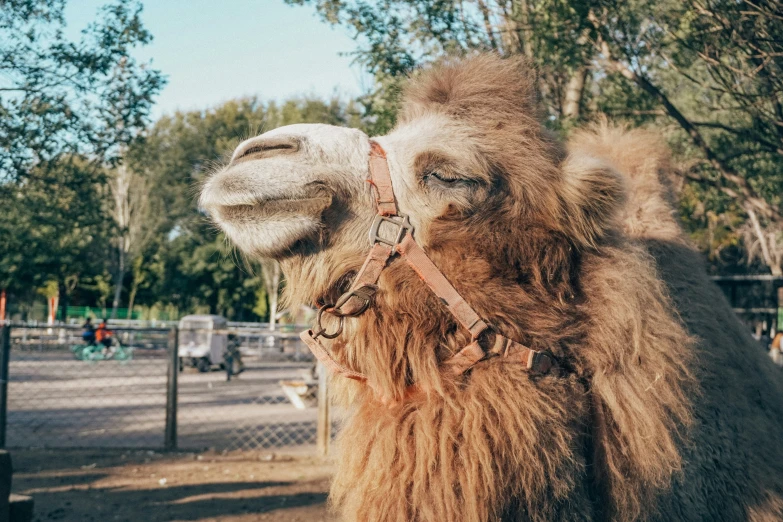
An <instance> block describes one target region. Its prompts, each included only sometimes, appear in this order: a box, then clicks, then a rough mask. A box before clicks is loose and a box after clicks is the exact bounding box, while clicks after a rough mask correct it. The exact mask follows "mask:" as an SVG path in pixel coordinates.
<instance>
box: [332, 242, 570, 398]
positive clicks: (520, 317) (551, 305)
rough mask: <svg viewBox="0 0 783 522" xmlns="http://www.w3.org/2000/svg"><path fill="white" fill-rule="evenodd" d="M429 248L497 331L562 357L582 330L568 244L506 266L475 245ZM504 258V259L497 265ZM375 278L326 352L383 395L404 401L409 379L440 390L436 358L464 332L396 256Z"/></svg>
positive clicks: (459, 344)
mask: <svg viewBox="0 0 783 522" xmlns="http://www.w3.org/2000/svg"><path fill="white" fill-rule="evenodd" d="M430 254H431V257H432V259H433V261H434V262H435V264H436V265H437V266H438V267H439V269H440V270H441V271H442V272H443V273H444V275H445V276H446V277H447V278H448V279H449V280H450V281H451V282H452V284H453V285H454V286H455V287H456V288H457V290H458V291H459V292H460V294H461V295H462V296H463V297H464V298H465V300H466V301H467V302H468V303H469V304H470V305H471V306H472V307H473V308H474V309H475V310H476V311H477V312H478V313H479V315H480V316H481V317H482V318H483V319H484V320H485V321H487V323H488V324H490V325H491V326H492V327H493V328H495V329H496V330H497V331H498V332H499V333H501V334H502V335H504V336H506V337H509V338H511V339H513V340H515V341H518V342H520V343H523V344H525V345H527V346H529V347H531V348H533V349H539V350H542V351H543V350H546V351H551V352H552V353H554V354H555V355H556V356H558V357H563V356H566V355H567V352H568V348H567V345H568V344H569V343H570V342H575V341H578V339H579V337H580V336H581V334H582V332H581V329H580V327H577V324H579V321H578V314H577V312H576V309H575V305H574V297H573V296H574V295H575V294H576V289H575V288H574V286H573V284H572V280H573V278H572V277H571V276H570V275H569V274H570V270H571V266H570V265H571V264H572V263H573V259H572V257H569V256H568V255H567V254H568V250H567V248H561V247H559V246H558V245H556V244H553V246H552V248H549V249H548V252H547V253H545V254H543V255H540V256H539V257H538V258H537V259H535V260H520V259H519V258H517V259H516V262H511V263H510V265H511V268H509V269H507V268H502V269H498V268H496V266H498V265H497V264H496V263H497V262H498V261H499V260H493V259H487V258H486V256H485V257H483V258H482V257H480V256H479V255H478V252H475V251H474V252H471V251H467V250H466V251H463V252H460V253H458V254H457V255H454V254H453V253H449V255H445V254H440V253H439V252H438V250H437V249H433V250H431V252H430ZM564 254H565V255H564ZM557 256H560V257H561V259H554V258H555V257H557ZM525 261H526V262H525ZM508 264H509V261H508V260H504V261H503V264H500V266H502V267H506V266H508ZM564 265H565V266H564ZM539 266H546V269H545V270H542V269H540V268H538V267H539ZM379 283H380V284H379V287H380V290H379V291H378V293H377V294H376V298H375V303H374V305H373V306H372V307H371V308H370V309H369V310H368V311H367V312H365V313H364V314H363V315H362V316H361V317H359V318H357V319H353V320H348V323H347V326H346V329H345V334H344V336H342V338H341V339H339V340H338V341H336V342H335V343H334V344H333V347H332V348H333V351H334V352H335V353H336V355H337V357H338V358H340V359H341V360H342V361H343V362H344V363H345V364H346V365H347V366H349V367H350V368H352V369H354V370H357V371H360V372H361V373H363V374H365V375H367V377H368V379H369V380H370V381H371V383H372V386H373V388H375V390H376V394H381V395H382V396H383V397H384V399H385V400H391V401H393V402H397V401H401V400H403V399H404V397H405V395H406V392H408V391H409V388H410V386H411V385H413V384H415V385H416V387H417V388H419V389H421V390H424V391H430V392H435V393H439V394H444V393H446V392H445V390H446V388H445V387H444V381H443V380H444V379H452V377H450V376H446V375H445V374H444V373H443V369H442V366H441V363H442V362H443V361H444V360H446V359H448V358H449V357H451V356H452V355H454V354H455V353H456V352H458V351H459V350H460V349H462V348H463V347H465V346H466V345H467V344H468V343H469V342H470V340H471V339H470V335H469V334H468V332H467V331H466V330H465V329H464V328H461V327H460V326H459V324H458V323H457V322H456V320H455V319H454V317H452V316H451V314H450V313H449V312H448V310H447V308H446V307H445V306H444V304H443V303H442V302H441V301H440V299H439V298H438V297H437V296H435V295H434V294H433V293H432V292H431V291H430V290H429V288H427V286H426V285H425V284H424V283H423V282H422V281H421V280H419V278H418V277H417V276H416V275H415V273H414V272H413V270H411V269H410V268H409V267H408V266H406V265H405V264H404V263H403V262H402V261H401V260H399V259H398V260H395V261H393V262H392V263H391V265H390V266H389V267H388V268H387V269H386V270H385V271H384V273H383V275H382V277H381V280H380V282H379Z"/></svg>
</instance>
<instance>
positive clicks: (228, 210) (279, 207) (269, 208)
mask: <svg viewBox="0 0 783 522" xmlns="http://www.w3.org/2000/svg"><path fill="white" fill-rule="evenodd" d="M331 204H332V196H331V195H329V194H321V195H317V196H311V197H301V198H280V199H257V200H256V201H255V202H254V203H240V204H234V205H231V204H229V205H219V206H216V207H213V208H212V209H211V212H212V214H213V215H214V216H215V217H216V218H217V219H219V220H220V221H221V222H238V223H243V222H246V221H247V220H252V219H257V220H264V219H274V220H279V218H281V217H283V216H286V215H290V216H293V217H296V216H300V215H308V216H309V215H317V214H320V213H322V212H323V211H324V210H326V209H327V208H329V206H330V205H331Z"/></svg>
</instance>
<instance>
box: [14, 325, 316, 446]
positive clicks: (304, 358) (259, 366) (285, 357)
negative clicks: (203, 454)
mask: <svg viewBox="0 0 783 522" xmlns="http://www.w3.org/2000/svg"><path fill="white" fill-rule="evenodd" d="M109 328H110V329H111V330H112V331H113V332H114V336H115V337H116V338H117V339H118V340H119V341H120V342H119V344H117V345H116V346H113V347H112V348H110V349H103V348H102V347H88V346H87V345H86V344H85V342H84V341H83V339H82V338H81V330H80V329H79V328H78V327H74V326H63V325H60V326H52V327H47V326H36V327H32V326H28V325H6V326H3V327H0V448H2V447H47V448H63V447H72V448H85V447H88V448H94V447H136V448H166V449H174V448H189V449H204V448H214V449H218V450H233V449H271V448H275V449H276V450H284V451H297V452H300V451H305V452H315V451H317V450H320V451H322V452H323V451H326V449H327V447H328V440H329V438H330V433H331V428H330V424H331V423H330V418H329V412H328V408H327V406H326V401H327V390H326V389H325V388H321V391H320V393H319V384H323V383H324V382H325V379H324V378H320V379H319V378H318V375H317V374H316V372H315V371H314V362H313V359H312V357H311V355H310V354H309V352H308V351H307V349H306V347H303V346H302V345H301V342H300V341H299V339H298V336H296V334H294V333H292V332H270V331H268V330H266V331H263V330H261V329H253V328H247V327H245V328H228V329H227V330H225V331H222V330H221V331H212V333H215V334H220V335H223V334H228V333H230V334H232V337H231V338H232V339H239V340H241V344H240V346H239V351H238V353H236V352H232V353H234V356H233V357H230V358H228V357H227V358H226V359H224V360H222V361H220V360H213V361H212V363H211V364H210V365H209V366H207V364H206V363H203V364H200V365H196V366H195V367H194V366H193V365H192V362H193V361H192V360H191V359H193V358H192V357H189V356H185V357H181V356H182V355H183V354H184V352H182V351H180V349H179V346H178V342H179V339H180V337H181V335H180V333H181V332H180V331H179V330H178V328H176V327H172V328H130V327H121V326H120V327H117V326H113V325H110V326H109ZM186 332H202V331H201V330H199V331H196V330H192V331H191V330H188V331H186ZM197 362H198V361H197ZM221 366H222V367H223V369H222V370H221ZM240 366H241V368H240ZM226 367H228V368H232V370H233V372H238V371H239V370H240V369H241V370H243V371H242V372H241V373H239V374H233V372H229V371H228V370H227V369H226ZM319 410H320V413H319Z"/></svg>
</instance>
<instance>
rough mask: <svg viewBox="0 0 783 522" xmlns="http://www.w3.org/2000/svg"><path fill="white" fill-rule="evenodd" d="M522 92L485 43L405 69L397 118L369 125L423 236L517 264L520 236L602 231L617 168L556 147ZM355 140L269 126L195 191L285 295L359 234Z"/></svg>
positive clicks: (575, 241)
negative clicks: (407, 77) (281, 279)
mask: <svg viewBox="0 0 783 522" xmlns="http://www.w3.org/2000/svg"><path fill="white" fill-rule="evenodd" d="M534 93H535V89H534V78H533V73H532V72H531V71H530V70H529V69H528V68H527V66H526V65H525V64H523V63H520V62H519V61H512V60H501V59H500V58H498V57H496V56H493V55H485V56H479V57H474V58H470V59H466V60H463V61H460V62H457V63H450V64H446V65H444V66H441V67H437V68H433V69H431V70H429V71H425V72H423V73H422V74H421V75H420V76H419V77H418V78H417V79H414V80H412V82H411V84H410V85H409V87H408V89H407V91H406V95H405V98H404V102H403V108H402V111H401V114H400V118H399V123H398V125H397V127H396V128H395V129H394V130H393V131H392V132H391V133H390V134H388V135H386V136H381V137H377V138H374V139H375V140H376V141H377V142H378V143H380V145H381V146H382V147H383V148H384V149H385V151H386V154H387V157H388V165H389V169H390V174H391V178H392V184H393V187H394V193H395V196H396V198H397V203H398V207H399V209H400V212H402V213H404V214H407V215H409V216H410V220H411V222H412V224H413V226H414V227H415V233H414V237H415V238H416V240H417V241H418V242H419V243H420V244H421V245H422V246H423V247H424V248H425V249H429V250H430V251H431V252H432V251H441V252H444V253H447V254H448V253H449V252H450V253H452V254H453V255H459V256H462V257H464V256H466V255H470V256H479V257H485V258H486V259H488V260H490V262H492V263H499V262H503V263H510V264H511V266H514V265H517V268H518V267H519V266H520V265H521V264H522V263H523V261H521V260H520V259H517V258H518V256H519V255H523V253H522V252H521V250H524V249H525V248H533V247H531V246H530V245H532V244H537V245H539V246H540V245H541V242H540V241H539V242H538V243H536V241H538V240H535V241H534V240H532V239H531V238H541V237H557V238H560V239H561V240H562V242H563V243H564V244H567V249H568V250H570V249H571V248H572V247H577V249H578V248H582V247H587V246H589V245H591V244H593V243H594V242H595V241H596V239H597V238H598V237H600V236H601V235H603V234H604V232H605V230H606V229H607V228H608V226H609V225H608V223H609V222H610V216H611V215H612V213H613V210H614V207H615V206H616V203H617V201H618V199H619V198H620V194H621V188H620V185H619V180H618V178H617V177H616V176H615V175H614V174H613V173H612V171H611V170H610V169H608V168H606V167H605V166H604V165H602V164H601V163H600V162H599V161H597V160H594V159H590V158H585V157H579V158H576V157H571V156H568V155H567V154H566V153H565V151H564V150H563V148H562V146H561V145H559V144H558V143H557V141H556V140H554V139H553V138H552V137H551V136H550V135H549V133H547V132H546V131H544V130H543V129H542V127H541V125H540V123H539V119H538V111H537V109H536V106H537V104H536V100H535V94H534ZM369 152H370V138H369V137H368V136H367V135H365V134H364V133H362V132H360V131H358V130H353V129H347V128H341V127H333V126H327V125H291V126H287V127H282V128H278V129H275V130H273V131H271V132H267V133H265V134H262V135H260V136H257V137H255V138H251V139H249V140H246V141H244V142H243V143H241V144H240V145H239V147H237V149H236V150H235V152H234V154H233V157H232V159H231V162H230V164H229V165H228V166H227V167H225V168H224V169H223V170H222V171H220V172H218V173H217V174H215V175H214V176H212V177H211V178H210V179H209V180H208V181H207V183H206V185H205V186H204V189H203V192H202V195H201V205H202V207H203V208H205V209H206V210H207V211H208V212H209V214H210V215H211V216H212V217H213V219H214V220H215V222H216V223H217V224H218V225H219V226H220V227H221V228H222V229H223V230H224V231H225V232H226V234H227V235H228V236H229V237H230V238H231V240H232V241H233V242H234V243H235V244H237V245H238V246H239V248H240V249H242V250H243V251H244V252H246V253H247V254H249V255H251V256H264V257H274V258H277V259H280V260H281V261H282V262H283V268H284V270H285V271H286V275H287V276H288V278H289V286H290V287H293V292H294V294H295V296H298V297H300V298H301V300H303V301H309V302H313V301H314V300H315V299H316V298H319V297H323V296H324V295H326V293H327V292H329V291H330V288H331V287H333V286H335V285H336V284H338V283H339V282H340V281H341V280H343V281H344V280H346V279H347V278H345V277H344V276H345V275H346V274H350V273H351V272H353V271H356V269H358V267H359V266H360V265H361V262H362V260H363V258H364V256H365V255H366V254H367V251H368V250H369V248H370V244H369V241H368V239H367V232H368V229H369V227H370V224H371V222H372V220H373V217H374V215H375V207H374V203H373V199H372V195H371V187H370V185H369V184H368V183H367V182H366V180H367V175H368V159H369ZM466 245H470V248H471V249H472V250H471V251H470V252H469V253H466V251H465V248H468V247H466ZM492 256H495V257H492ZM496 256H506V257H504V258H503V259H504V260H503V261H498V260H497V259H496ZM490 258H491V259H490Z"/></svg>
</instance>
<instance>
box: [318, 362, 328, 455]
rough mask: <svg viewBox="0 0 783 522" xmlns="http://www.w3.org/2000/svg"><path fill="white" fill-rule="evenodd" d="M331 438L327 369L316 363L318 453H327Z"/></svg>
mask: <svg viewBox="0 0 783 522" xmlns="http://www.w3.org/2000/svg"><path fill="white" fill-rule="evenodd" d="M331 439H332V422H331V415H330V412H329V371H328V370H327V369H326V366H324V365H323V364H321V363H320V362H319V363H318V421H317V425H316V445H317V447H318V454H319V455H321V456H322V457H325V456H327V455H328V454H329V442H330V441H331Z"/></svg>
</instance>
